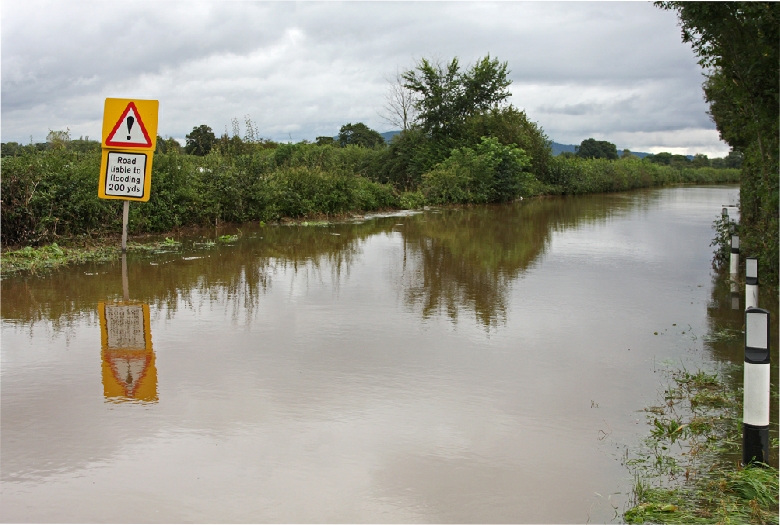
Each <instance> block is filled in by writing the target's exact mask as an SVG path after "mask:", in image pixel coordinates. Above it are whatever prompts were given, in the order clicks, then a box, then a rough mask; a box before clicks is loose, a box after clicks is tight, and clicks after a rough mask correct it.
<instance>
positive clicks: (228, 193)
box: [1, 56, 739, 274]
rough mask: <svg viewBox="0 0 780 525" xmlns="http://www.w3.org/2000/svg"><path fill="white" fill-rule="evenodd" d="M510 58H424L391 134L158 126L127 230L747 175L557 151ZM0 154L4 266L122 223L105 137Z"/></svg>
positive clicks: (397, 108)
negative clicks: (515, 85)
mask: <svg viewBox="0 0 780 525" xmlns="http://www.w3.org/2000/svg"><path fill="white" fill-rule="evenodd" d="M507 67H508V66H507V63H506V62H504V63H502V62H499V61H498V60H497V59H495V58H491V57H490V56H486V57H484V58H483V59H480V60H478V61H477V62H476V63H475V64H474V65H471V66H468V67H466V68H462V67H461V65H460V63H459V62H458V59H457V58H455V59H452V60H451V61H450V62H448V63H441V62H433V61H429V60H427V59H422V60H420V61H419V62H418V63H417V64H416V66H415V68H413V69H410V70H408V71H405V72H403V73H401V74H399V75H398V76H397V77H396V79H395V81H394V82H395V83H394V84H393V85H392V86H391V94H392V93H395V94H396V95H398V94H400V95H402V96H396V97H389V98H388V105H387V107H386V109H387V110H388V115H390V117H389V120H390V121H391V122H392V123H394V124H395V125H398V127H399V128H401V129H402V131H401V132H400V133H399V134H398V135H396V136H395V137H393V140H391V141H390V143H389V144H387V143H385V141H384V139H383V138H382V136H381V135H380V134H379V133H377V132H376V131H375V130H372V129H370V128H368V127H367V126H365V125H364V124H362V123H355V124H353V123H349V124H346V125H344V126H342V128H341V129H340V131H339V134H338V136H336V137H318V138H317V140H316V142H315V143H309V142H306V141H303V142H300V143H295V144H292V143H287V144H285V143H276V142H273V141H270V140H267V139H263V138H262V137H261V136H260V132H259V130H258V127H257V125H256V124H255V123H253V122H252V121H251V119H250V118H249V117H247V118H246V119H245V122H244V124H245V131H244V133H243V136H242V134H241V129H240V125H239V122H238V120H237V119H233V121H232V134H229V133H228V131H227V130H225V133H224V134H223V135H222V136H221V137H217V136H215V134H214V133H213V131H212V129H211V128H210V127H209V126H207V125H199V126H196V127H194V128H193V130H192V132H191V133H190V134H189V135H188V136H187V143H186V145H185V146H183V147H182V146H181V145H180V144H179V143H178V142H177V141H176V140H174V139H172V138H163V137H158V140H157V151H156V154H155V157H154V164H153V176H152V193H151V198H150V200H149V202H147V203H133V205H132V206H130V220H129V233H130V234H141V233H154V232H156V233H161V232H171V231H175V230H177V229H181V228H185V227H190V226H206V225H211V226H214V225H219V224H222V223H241V222H247V221H265V222H269V221H278V220H281V219H283V218H293V219H306V220H322V219H332V218H339V217H345V216H348V215H350V214H354V213H364V212H370V211H377V210H385V209H399V208H401V209H409V208H419V207H422V206H425V205H446V204H481V203H495V202H509V201H513V200H517V199H519V198H527V197H532V196H537V195H545V194H582V193H595V192H609V191H622V190H631V189H635V188H642V187H650V186H658V185H665V184H679V183H718V182H736V181H738V180H739V171H738V170H736V169H733V168H731V169H730V168H714V167H712V163H711V161H709V159H706V160H707V162H704V160H703V159H698V161H697V162H695V163H693V162H691V163H687V164H682V163H679V162H677V163H673V162H671V160H670V162H669V163H666V162H664V158H665V157H664V156H663V155H661V154H659V155H656V156H655V157H656V158H655V159H652V158H651V159H650V160H644V159H639V158H637V157H635V156H633V155H625V154H624V155H623V158H619V159H618V158H612V157H611V156H609V155H608V156H606V157H605V156H603V155H601V154H599V153H598V152H599V151H600V150H599V148H602V149H603V148H604V146H606V149H607V150H609V151H611V150H614V149H615V146H614V145H613V144H610V143H605V142H604V141H593V140H592V139H589V140H588V141H583V144H582V148H581V151H580V152H578V153H579V154H578V155H575V156H571V157H564V156H559V157H553V156H552V153H551V149H550V141H549V139H548V138H547V136H546V135H545V134H544V132H543V130H542V129H541V127H539V125H538V124H536V123H535V122H533V121H531V120H530V119H528V117H527V115H526V114H525V112H524V111H521V110H518V109H517V108H515V107H513V106H512V105H511V104H508V103H507V99H508V97H509V91H508V87H509V85H510V82H511V81H510V80H509V79H508V77H507V73H508V69H507ZM394 116H395V117H396V118H394ZM592 143H595V144H592ZM594 145H595V146H596V148H595V149H594V148H590V149H588V148H589V147H590V146H594ZM589 152H590V153H589ZM594 152H595V153H594ZM624 153H625V152H624ZM659 158H660V159H661V160H660V161H659ZM1 162H2V173H3V176H2V181H1V183H2V209H1V213H2V226H3V227H2V235H1V237H2V247H3V263H4V264H3V273H4V274H7V273H8V271H9V270H12V269H14V268H17V267H18V266H17V265H16V263H14V264H11V263H10V262H8V261H11V259H10V258H9V257H11V256H13V257H15V259H14V260H15V261H16V260H18V259H20V258H22V257H27V258H28V259H31V260H38V259H41V258H44V257H45V256H46V255H45V254H47V253H49V252H51V253H55V252H57V250H55V249H52V250H49V251H45V250H44V251H41V250H38V251H37V252H35V253H36V255H35V256H34V257H33V256H29V257H28V256H15V255H13V254H14V253H15V251H16V250H17V249H19V248H20V247H31V248H36V247H43V246H47V245H49V244H51V243H58V247H57V248H58V249H59V250H60V251H63V253H65V254H67V253H70V252H68V251H67V250H66V249H65V247H66V246H67V247H73V248H77V247H82V250H81V251H80V252H79V255H78V257H86V256H87V254H88V253H93V251H90V250H85V249H84V247H85V246H89V244H90V243H95V242H97V240H98V239H101V238H103V237H105V236H107V235H115V234H117V233H119V231H120V229H121V209H122V203H121V201H119V200H101V199H99V198H98V197H97V191H96V190H97V188H96V182H97V178H98V177H97V174H98V170H99V167H100V144H99V143H98V142H96V141H94V140H92V141H91V140H89V138H88V137H87V138H79V139H71V137H70V133H69V131H68V130H65V131H52V132H50V133H49V136H48V137H47V142H46V143H45V144H30V145H20V144H16V143H8V144H3V145H2V161H1ZM25 253H27V252H25ZM57 253H58V252H57ZM94 253H97V252H94ZM56 257H57V259H55V260H52V264H55V263H57V261H59V260H60V259H59V258H60V257H61V256H60V255H56ZM64 257H66V258H67V256H64ZM74 257H76V256H75V255H74ZM75 260H80V259H78V258H76V259H75ZM46 264H48V263H46ZM40 265H44V266H45V264H44V263H42V262H41V263H40ZM40 265H39V266H40ZM33 267H35V265H34V266H33Z"/></svg>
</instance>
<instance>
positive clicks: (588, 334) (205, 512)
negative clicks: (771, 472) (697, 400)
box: [0, 186, 776, 523]
mask: <svg viewBox="0 0 780 525" xmlns="http://www.w3.org/2000/svg"><path fill="white" fill-rule="evenodd" d="M737 198H738V188H737V187H735V186H710V187H676V188H663V189H652V190H642V191H636V192H630V193H619V194H608V195H592V196H581V197H573V198H545V199H532V200H526V201H524V202H520V203H514V204H507V205H498V206H481V207H472V208H464V209H443V210H427V211H424V212H420V213H399V214H395V215H390V216H375V217H367V218H365V220H360V221H352V222H345V223H338V224H325V225H323V224H307V225H292V226H291V225H281V226H280V225H267V226H265V227H260V226H251V225H246V226H244V227H242V228H241V229H240V230H237V229H232V230H228V229H220V230H208V231H203V232H200V233H199V234H198V235H192V236H190V237H185V238H180V239H177V240H179V241H181V242H182V245H181V246H180V247H176V246H170V247H169V248H166V249H165V250H161V251H159V252H157V253H136V252H133V253H131V254H130V255H129V256H128V258H127V270H126V272H127V273H126V282H125V285H124V287H123V276H122V264H121V263H120V262H119V261H117V262H115V263H113V264H111V263H107V264H86V265H80V266H73V267H70V268H66V269H62V270H57V271H54V272H51V273H49V274H47V275H42V276H20V277H14V278H8V279H5V280H4V281H3V283H2V383H1V385H2V387H1V388H2V391H1V393H2V398H1V400H2V407H1V408H2V411H1V412H0V415H1V418H2V419H1V424H2V428H1V430H2V434H1V440H2V441H1V445H2V446H1V448H0V454H1V461H0V475H1V476H2V494H1V495H0V498H1V499H0V503H1V505H0V509H2V510H0V513H1V518H2V521H6V522H31V521H32V522H532V523H549V522H553V523H565V522H572V523H584V522H586V521H590V522H592V523H593V522H610V521H613V520H614V521H620V515H621V513H622V511H623V510H624V508H625V505H626V504H627V503H628V502H629V501H630V490H631V487H632V484H633V479H632V477H631V474H630V472H629V471H628V470H627V469H626V467H625V466H624V464H623V461H622V458H623V457H624V454H625V453H626V449H629V450H630V449H632V448H633V447H636V446H637V445H638V444H639V443H640V442H641V440H642V438H643V437H644V436H646V435H647V434H648V431H649V428H648V426H647V423H646V419H645V414H644V413H643V412H642V409H643V408H645V407H646V406H648V405H651V404H653V403H654V402H655V401H656V400H657V396H658V392H659V391H661V390H662V389H663V387H664V381H665V379H664V376H663V374H662V373H661V371H662V370H663V369H664V368H669V367H679V366H685V367H686V368H687V369H688V370H692V369H697V368H705V369H708V370H713V369H716V368H718V366H719V365H720V363H724V362H729V361H735V362H736V361H739V360H741V355H740V353H739V352H740V346H739V342H737V343H732V344H730V345H729V344H726V343H719V344H718V345H714V344H710V343H708V342H707V338H706V335H707V334H708V333H710V332H711V331H712V330H714V329H715V328H717V327H722V326H724V323H725V324H729V323H731V324H730V325H729V326H731V325H733V326H734V327H736V328H739V326H740V319H741V317H740V316H741V313H740V312H739V311H737V310H731V303H730V295H729V293H730V292H729V290H728V285H727V284H726V285H725V286H726V288H724V285H723V283H722V282H721V281H718V280H717V279H715V278H714V277H713V271H712V268H711V259H712V248H711V247H710V241H711V239H712V238H713V237H714V231H713V230H712V226H711V225H712V221H713V220H715V219H717V218H718V217H719V215H720V212H721V207H722V205H726V204H734V203H736V201H737ZM227 235H237V237H222V238H221V239H220V236H227ZM125 294H126V295H127V297H125ZM125 299H127V300H125ZM773 308H774V311H775V312H776V306H775V307H773ZM655 332H657V333H658V335H655ZM773 337H775V338H776V335H775V336H773ZM773 377H774V376H773ZM774 381H775V384H776V378H775V380H774ZM773 417H774V416H773ZM773 421H774V419H773Z"/></svg>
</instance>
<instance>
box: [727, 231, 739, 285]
mask: <svg viewBox="0 0 780 525" xmlns="http://www.w3.org/2000/svg"><path fill="white" fill-rule="evenodd" d="M729 270H730V272H729V273H731V275H732V276H735V275H737V274H738V273H739V235H732V236H731V264H730V268H729Z"/></svg>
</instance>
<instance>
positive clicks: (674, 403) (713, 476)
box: [623, 370, 778, 524]
mask: <svg viewBox="0 0 780 525" xmlns="http://www.w3.org/2000/svg"><path fill="white" fill-rule="evenodd" d="M660 397H661V398H662V400H663V404H661V405H658V406H653V407H649V408H648V409H646V412H647V413H648V417H649V418H651V430H650V435H649V436H648V438H647V439H646V440H645V442H644V444H643V447H642V449H641V450H640V451H638V452H637V453H636V454H635V455H634V457H631V458H628V459H627V460H626V462H625V463H626V465H627V466H628V467H629V469H630V470H631V471H632V473H633V475H634V478H635V482H634V489H633V499H634V501H633V504H632V506H631V508H629V509H628V510H627V511H626V512H625V513H624V514H623V518H624V520H625V522H626V523H670V524H677V523H697V524H698V523H701V524H707V523H713V524H716V523H718V524H720V523H722V524H728V523H734V524H737V523H739V524H743V523H744V524H747V523H755V524H771V523H778V469H777V468H775V467H771V466H768V465H759V466H750V467H748V468H742V467H741V466H740V465H739V463H738V462H737V461H736V460H735V458H736V457H738V456H739V455H740V454H741V446H742V427H741V417H742V406H741V392H738V391H735V390H733V389H731V388H729V386H728V383H727V382H726V380H725V375H719V374H713V373H708V372H704V371H698V372H696V373H689V372H688V371H685V370H683V371H674V372H671V373H670V384H669V385H668V387H667V388H666V389H665V390H664V392H663V393H662V395H661V396H660ZM777 444H778V443H777V439H773V440H772V447H775V448H776V447H777Z"/></svg>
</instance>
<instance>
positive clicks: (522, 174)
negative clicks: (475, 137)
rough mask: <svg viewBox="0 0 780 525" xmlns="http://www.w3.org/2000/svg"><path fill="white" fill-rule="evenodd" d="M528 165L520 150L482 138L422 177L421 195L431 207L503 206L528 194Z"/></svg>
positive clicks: (459, 150) (495, 140)
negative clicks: (452, 205)
mask: <svg viewBox="0 0 780 525" xmlns="http://www.w3.org/2000/svg"><path fill="white" fill-rule="evenodd" d="M530 164H531V159H530V158H529V157H528V155H526V154H525V152H524V151H523V150H521V149H520V148H517V147H515V146H504V145H502V144H500V143H499V142H498V140H497V139H494V138H487V137H483V138H482V141H481V143H480V144H478V145H477V146H475V147H474V148H459V149H455V150H452V153H451V154H450V156H449V157H448V158H447V159H446V160H445V161H443V162H441V163H439V164H437V165H436V166H435V167H434V169H432V170H431V171H430V172H428V173H426V174H425V175H423V183H422V192H423V194H424V195H425V199H426V201H428V202H430V203H433V204H444V203H450V202H453V203H473V204H477V203H487V202H506V201H509V200H512V199H514V198H516V197H518V196H521V195H524V194H525V195H528V194H530V188H531V186H532V183H533V181H534V177H533V175H531V174H530V173H528V172H526V171H524V170H525V169H526V168H527V167H529V166H530Z"/></svg>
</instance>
